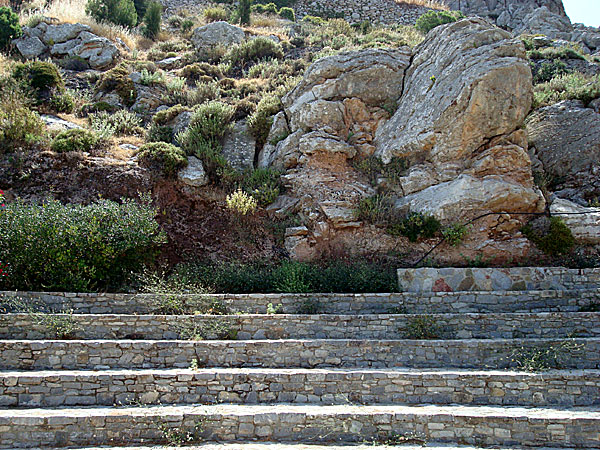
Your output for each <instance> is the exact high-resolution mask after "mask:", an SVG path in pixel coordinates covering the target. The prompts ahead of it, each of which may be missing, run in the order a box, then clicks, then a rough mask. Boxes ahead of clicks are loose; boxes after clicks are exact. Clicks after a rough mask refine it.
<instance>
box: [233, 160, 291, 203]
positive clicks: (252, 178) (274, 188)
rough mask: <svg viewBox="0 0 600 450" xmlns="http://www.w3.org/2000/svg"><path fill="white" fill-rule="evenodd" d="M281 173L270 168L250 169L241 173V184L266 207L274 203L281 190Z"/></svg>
mask: <svg viewBox="0 0 600 450" xmlns="http://www.w3.org/2000/svg"><path fill="white" fill-rule="evenodd" d="M280 176H281V173H280V172H278V171H276V170H274V169H270V168H266V169H254V170H248V171H246V172H244V173H243V174H242V175H241V178H242V182H241V186H242V189H244V191H245V192H247V193H248V194H250V195H251V196H252V197H254V199H255V200H256V201H257V202H258V205H259V206H262V207H265V206H268V205H270V204H271V203H273V202H274V201H275V200H276V199H277V197H278V196H279V193H280V192H281V181H280Z"/></svg>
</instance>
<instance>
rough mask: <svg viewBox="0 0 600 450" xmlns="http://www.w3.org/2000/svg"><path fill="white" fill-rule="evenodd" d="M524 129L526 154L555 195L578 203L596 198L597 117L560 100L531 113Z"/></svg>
mask: <svg viewBox="0 0 600 450" xmlns="http://www.w3.org/2000/svg"><path fill="white" fill-rule="evenodd" d="M526 126H527V133H528V135H529V142H530V149H529V152H530V155H531V157H532V159H535V160H538V161H539V162H540V164H541V168H540V170H543V171H544V172H545V173H546V174H547V176H548V178H549V179H551V180H552V181H554V183H553V184H556V186H554V188H555V189H556V192H557V195H559V196H560V197H563V198H566V199H569V200H572V201H576V202H578V203H580V204H587V201H588V200H590V199H593V198H594V197H598V196H599V195H600V179H599V175H600V114H598V113H597V112H595V111H594V110H593V109H590V108H585V107H584V105H583V104H582V103H581V102H579V101H563V102H560V103H557V104H555V105H552V106H547V107H545V108H541V109H539V110H537V111H535V112H534V113H533V114H531V115H530V116H529V118H528V119H527V122H526Z"/></svg>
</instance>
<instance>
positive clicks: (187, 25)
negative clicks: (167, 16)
mask: <svg viewBox="0 0 600 450" xmlns="http://www.w3.org/2000/svg"><path fill="white" fill-rule="evenodd" d="M193 27H194V21H193V20H191V19H185V20H184V21H183V22H181V31H183V32H184V33H187V32H188V31H190V30H191V29H192V28H193Z"/></svg>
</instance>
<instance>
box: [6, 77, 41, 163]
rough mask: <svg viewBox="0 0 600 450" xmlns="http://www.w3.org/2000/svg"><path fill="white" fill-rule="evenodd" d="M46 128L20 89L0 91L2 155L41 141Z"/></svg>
mask: <svg viewBox="0 0 600 450" xmlns="http://www.w3.org/2000/svg"><path fill="white" fill-rule="evenodd" d="M44 130H45V126H44V123H43V122H42V119H41V118H40V116H39V115H38V114H37V113H36V112H34V111H31V110H30V109H29V108H28V107H27V99H26V98H25V97H24V96H23V95H22V93H21V92H20V91H19V90H18V89H3V90H1V91H0V155H1V154H3V153H5V152H11V151H14V150H16V149H18V148H20V147H23V146H26V145H30V144H33V143H35V142H37V141H39V140H40V139H41V136H42V135H43V133H44Z"/></svg>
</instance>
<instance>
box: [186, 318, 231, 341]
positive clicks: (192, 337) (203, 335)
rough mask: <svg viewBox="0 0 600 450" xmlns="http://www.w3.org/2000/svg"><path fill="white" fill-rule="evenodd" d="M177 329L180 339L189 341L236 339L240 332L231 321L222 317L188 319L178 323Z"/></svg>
mask: <svg viewBox="0 0 600 450" xmlns="http://www.w3.org/2000/svg"><path fill="white" fill-rule="evenodd" d="M175 329H176V330H177V333H178V334H179V337H180V339H184V340H188V341H204V340H207V339H218V340H236V339H237V334H238V330H237V328H235V327H234V326H233V324H232V323H231V322H230V321H227V320H222V319H214V320H207V321H197V320H194V319H188V320H184V321H183V322H180V323H177V324H176V325H175Z"/></svg>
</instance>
